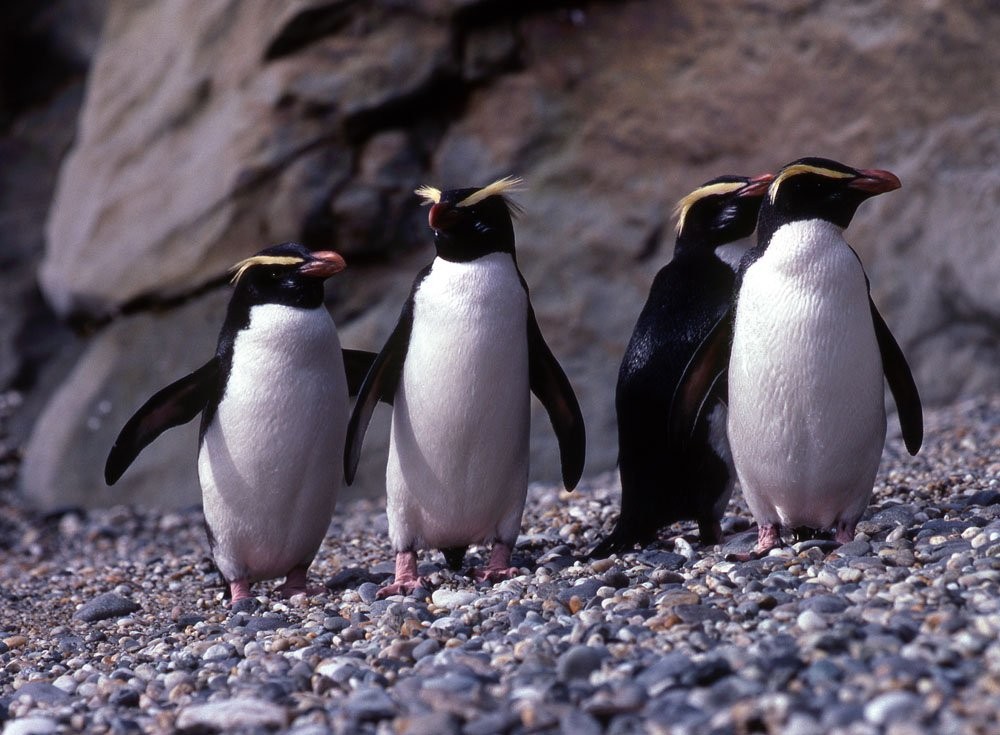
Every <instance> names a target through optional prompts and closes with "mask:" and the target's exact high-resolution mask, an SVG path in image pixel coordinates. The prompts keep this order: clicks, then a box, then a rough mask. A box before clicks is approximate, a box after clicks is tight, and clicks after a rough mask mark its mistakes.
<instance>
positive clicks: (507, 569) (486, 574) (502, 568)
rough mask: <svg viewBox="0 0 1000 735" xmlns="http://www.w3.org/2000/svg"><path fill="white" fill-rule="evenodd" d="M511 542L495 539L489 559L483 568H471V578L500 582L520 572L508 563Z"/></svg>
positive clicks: (511, 550) (480, 580)
mask: <svg viewBox="0 0 1000 735" xmlns="http://www.w3.org/2000/svg"><path fill="white" fill-rule="evenodd" d="M513 550H514V549H513V547H512V546H511V544H507V543H504V542H503V541H497V542H496V543H495V544H493V551H491V552H490V560H489V562H488V563H487V564H486V568H485V569H473V570H471V573H472V578H473V579H475V580H476V581H477V582H489V583H490V584H493V583H495V582H502V581H504V580H505V579H510V578H512V577H516V576H518V575H520V574H521V570H520V569H518V568H517V567H512V566H511V565H510V555H511V552H513Z"/></svg>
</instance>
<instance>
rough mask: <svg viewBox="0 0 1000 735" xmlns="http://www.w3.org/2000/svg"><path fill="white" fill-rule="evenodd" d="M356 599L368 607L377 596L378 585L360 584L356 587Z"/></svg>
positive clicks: (371, 583) (370, 583)
mask: <svg viewBox="0 0 1000 735" xmlns="http://www.w3.org/2000/svg"><path fill="white" fill-rule="evenodd" d="M357 592H358V597H360V598H361V601H362V602H363V603H365V604H366V605H370V604H371V603H373V602H375V599H376V595H377V594H378V585H377V584H375V583H374V582H362V583H361V584H360V585H358V589H357Z"/></svg>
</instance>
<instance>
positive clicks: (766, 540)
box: [726, 523, 781, 561]
mask: <svg viewBox="0 0 1000 735" xmlns="http://www.w3.org/2000/svg"><path fill="white" fill-rule="evenodd" d="M780 544H781V532H780V529H779V528H778V524H776V523H762V524H760V525H759V526H757V545H756V546H755V547H754V548H753V550H752V551H748V552H745V553H739V554H727V555H726V560H727V561H753V560H754V559H760V558H762V557H765V556H767V552H769V551H770V550H771V549H773V548H775V547H776V546H779V545H780Z"/></svg>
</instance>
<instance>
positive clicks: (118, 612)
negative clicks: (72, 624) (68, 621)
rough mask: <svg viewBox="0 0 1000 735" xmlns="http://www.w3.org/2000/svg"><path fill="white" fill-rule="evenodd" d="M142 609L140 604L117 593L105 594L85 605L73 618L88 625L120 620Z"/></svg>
mask: <svg viewBox="0 0 1000 735" xmlns="http://www.w3.org/2000/svg"><path fill="white" fill-rule="evenodd" d="M139 609H140V605H139V603H137V602H135V601H134V600H130V599H128V598H127V597H122V596H121V595H119V594H117V593H115V592H105V593H104V594H103V595H98V596H97V597H95V598H94V599H93V600H91V601H90V602H87V603H84V605H83V607H81V608H80V609H79V610H77V611H76V612H75V613H74V614H73V617H74V618H76V619H77V620H83V621H84V622H87V623H93V622H96V621H98V620H106V619H107V618H120V617H124V616H125V615H130V614H132V613H134V612H135V611H137V610H139Z"/></svg>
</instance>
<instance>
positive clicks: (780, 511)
mask: <svg viewBox="0 0 1000 735" xmlns="http://www.w3.org/2000/svg"><path fill="white" fill-rule="evenodd" d="M900 186H901V184H900V181H899V179H898V178H897V177H896V176H895V175H894V174H892V173H890V172H889V171H881V170H876V169H855V168H851V167H850V166H845V165H844V164H842V163H838V162H836V161H832V160H829V159H825V158H814V157H812V158H801V159H799V160H796V161H792V162H791V163H789V164H787V165H786V166H784V167H783V168H782V169H781V171H780V172H779V173H778V174H777V176H775V178H774V180H773V181H772V182H771V185H770V187H769V188H768V192H767V196H766V197H765V199H764V201H763V203H762V204H761V208H760V214H759V217H758V222H757V245H756V246H755V247H754V248H752V249H751V250H749V251H748V252H747V253H746V255H745V256H744V257H743V259H742V261H741V262H740V267H739V271H738V274H737V283H736V289H735V297H734V307H733V311H732V313H731V315H730V316H729V317H728V318H726V319H723V320H720V323H719V325H718V326H717V329H714V330H713V333H712V335H710V337H709V338H707V340H706V346H705V348H704V349H701V348H700V351H699V352H700V354H701V355H702V356H703V357H704V359H706V360H708V362H709V364H710V363H711V361H712V359H713V358H712V356H713V355H714V356H715V360H716V362H717V361H718V356H719V355H720V354H725V352H726V351H725V350H723V349H720V348H719V347H718V345H719V344H720V343H722V344H725V343H727V342H728V343H729V344H730V347H729V349H728V355H729V357H728V385H729V395H728V398H729V414H728V422H727V428H728V434H729V444H730V448H731V450H732V456H733V464H734V466H735V468H736V474H737V477H738V478H739V481H740V485H741V487H742V489H743V494H744V497H745V499H746V501H747V505H748V506H749V508H750V512H751V513H752V514H753V517H754V519H755V520H756V521H757V525H758V535H757V544H756V547H755V549H754V552H753V554H752V555H762V554H765V553H766V552H767V551H768V550H769V549H771V548H773V547H774V546H776V545H778V544H779V543H780V541H781V535H780V534H781V529H782V528H783V527H784V528H790V529H793V530H795V531H796V533H799V532H800V530H802V531H805V530H818V531H829V530H831V529H833V530H834V531H835V540H836V541H837V542H839V543H845V542H847V541H850V540H852V539H853V538H854V532H855V527H856V526H857V522H858V520H859V519H860V518H861V515H862V513H864V511H865V508H867V506H868V503H869V500H870V499H871V494H872V487H873V484H874V481H875V474H876V472H877V470H878V465H879V460H880V459H881V456H882V449H883V446H884V444H885V433H886V412H885V399H884V385H885V383H886V382H888V385H889V389H890V391H891V392H892V394H893V399H894V400H895V403H896V408H897V412H898V416H899V422H900V426H901V428H902V436H903V441H904V443H905V445H906V448H907V450H908V451H909V452H910V454H916V453H917V451H919V449H920V445H921V443H922V441H923V411H922V408H921V403H920V396H919V393H918V391H917V386H916V384H915V383H914V381H913V376H912V374H911V372H910V368H909V365H908V364H907V362H906V358H905V356H904V355H903V352H902V350H901V349H900V348H899V345H898V344H897V342H896V340H895V338H894V337H893V336H892V333H891V332H890V331H889V327H888V326H887V325H886V323H885V320H884V319H883V318H882V316H881V314H879V312H878V309H877V308H876V307H875V304H874V302H873V301H872V298H871V294H870V285H869V281H868V276H867V274H866V273H865V270H864V267H863V265H862V263H861V260H860V258H859V257H858V255H857V253H856V252H855V251H854V250H853V248H851V246H850V245H849V244H848V243H847V241H846V240H845V239H844V234H843V231H844V229H845V228H846V227H847V226H848V225H849V224H850V222H851V219H852V218H853V217H854V213H855V212H856V211H857V208H858V206H859V205H860V204H861V203H862V202H864V201H865V200H866V199H868V198H870V197H872V196H876V195H878V194H882V193H885V192H889V191H893V190H895V189H898V188H899V187H900ZM712 343H714V344H715V345H716V346H715V347H711V346H708V345H711V344H712ZM710 372H711V369H710V368H701V369H700V370H699V369H694V370H692V375H693V376H694V379H692V380H691V381H690V383H689V384H688V386H687V387H686V388H685V390H691V391H692V392H693V393H695V394H697V393H704V390H705V380H704V376H705V375H706V374H709V373H710ZM699 384H700V387H698V388H693V387H692V386H698V385H699ZM696 404H697V401H696V400H691V398H690V397H688V398H687V399H686V405H690V406H694V405H696Z"/></svg>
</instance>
